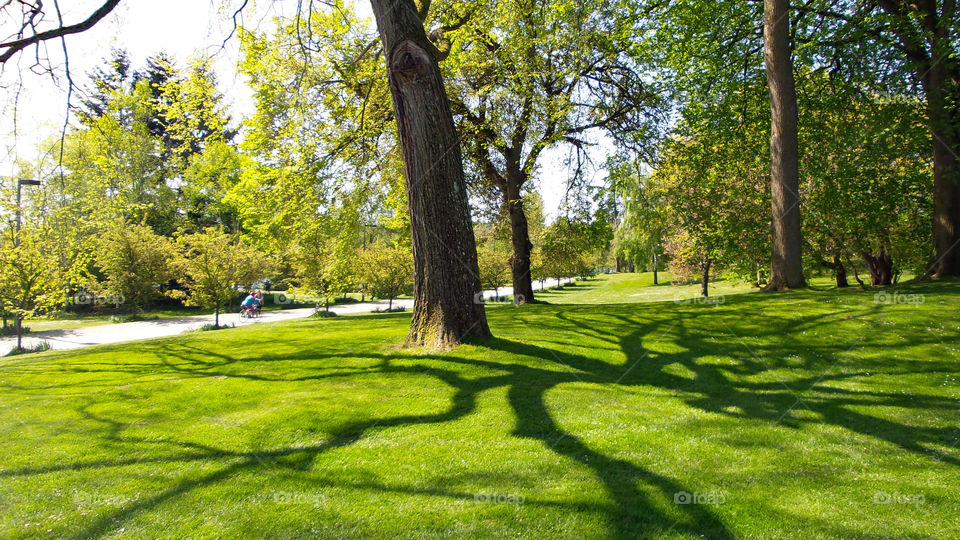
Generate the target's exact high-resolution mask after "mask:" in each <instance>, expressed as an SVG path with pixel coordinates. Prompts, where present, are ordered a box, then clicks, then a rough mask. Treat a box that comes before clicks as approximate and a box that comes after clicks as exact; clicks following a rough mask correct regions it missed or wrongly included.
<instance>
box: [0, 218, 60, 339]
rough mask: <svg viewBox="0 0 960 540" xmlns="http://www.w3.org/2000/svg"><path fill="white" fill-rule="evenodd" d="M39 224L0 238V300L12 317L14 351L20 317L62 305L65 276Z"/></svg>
mask: <svg viewBox="0 0 960 540" xmlns="http://www.w3.org/2000/svg"><path fill="white" fill-rule="evenodd" d="M48 232H49V231H47V230H45V229H44V228H43V227H42V226H33V225H27V226H24V227H23V228H22V229H20V230H16V229H14V228H12V227H11V228H10V229H8V230H7V231H5V233H4V234H3V235H2V237H0V302H2V306H3V311H4V312H5V313H9V314H11V315H13V316H14V318H15V320H16V327H17V350H18V351H22V350H23V319H25V318H27V317H32V316H34V315H36V314H37V313H40V312H43V311H45V310H48V309H52V308H54V307H56V306H59V305H62V304H63V303H64V301H65V300H66V290H67V286H66V285H67V279H66V278H67V276H66V274H65V273H64V272H63V271H62V268H61V266H60V264H59V262H60V261H58V260H57V257H56V252H55V250H53V249H50V246H49V245H48V243H51V242H52V240H53V239H52V238H51V237H50V235H49V234H48Z"/></svg>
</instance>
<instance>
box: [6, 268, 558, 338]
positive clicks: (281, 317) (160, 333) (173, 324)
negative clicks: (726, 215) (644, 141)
mask: <svg viewBox="0 0 960 540" xmlns="http://www.w3.org/2000/svg"><path fill="white" fill-rule="evenodd" d="M553 282H554V283H556V281H553ZM548 286H549V284H548ZM533 288H534V290H540V284H539V283H534V285H533ZM498 292H499V294H500V296H508V295H510V294H512V292H513V289H512V288H511V287H503V288H502V289H500V290H499V291H498ZM493 297H494V292H493V291H484V298H485V299H492V298H493ZM387 304H388V302H387V301H386V300H377V301H375V302H362V303H356V304H341V305H333V306H330V311H333V312H336V313H337V314H338V315H346V314H350V313H370V312H372V311H374V310H376V309H384V310H385V309H387ZM393 306H394V307H400V306H402V307H405V308H407V310H410V309H413V299H410V298H407V299H399V300H394V301H393ZM311 315H313V308H312V307H310V308H298V309H283V310H276V311H264V312H263V315H262V316H261V317H260V318H259V319H254V320H251V321H241V320H240V315H239V314H238V313H236V312H234V313H225V314H221V315H220V324H226V325H230V324H234V325H236V326H245V325H250V324H259V323H264V322H275V321H287V320H291V319H303V318H306V317H309V316H311ZM213 318H214V317H213V315H195V316H191V317H175V318H171V319H158V320H155V321H137V322H128V323H115V324H110V323H107V324H101V325H97V326H85V327H83V328H72V329H70V330H50V331H47V332H36V333H30V334H26V335H24V336H23V346H24V347H32V346H34V345H36V344H37V343H40V342H42V341H46V342H47V343H49V344H50V348H52V349H76V348H78V347H88V346H90V345H103V344H105V343H121V342H124V341H139V340H143V339H150V338H156V337H165V336H175V335H177V334H180V333H183V332H187V331H189V330H196V329H197V328H200V327H201V326H203V325H205V324H213ZM16 344H17V338H16V336H13V337H3V338H0V356H2V355H5V354H7V353H8V352H10V351H11V350H12V349H13V348H14V347H15V346H16Z"/></svg>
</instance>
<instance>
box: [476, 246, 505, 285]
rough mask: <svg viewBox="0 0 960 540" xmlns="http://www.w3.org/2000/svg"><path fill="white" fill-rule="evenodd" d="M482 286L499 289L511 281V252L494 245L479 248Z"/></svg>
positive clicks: (478, 256)
mask: <svg viewBox="0 0 960 540" xmlns="http://www.w3.org/2000/svg"><path fill="white" fill-rule="evenodd" d="M477 263H478V265H479V268H480V286H481V287H483V288H484V289H494V290H495V291H497V290H498V289H500V288H501V287H504V286H506V285H507V284H508V283H509V282H510V254H509V253H508V252H506V251H504V250H502V249H496V248H494V247H493V246H485V247H483V248H481V249H478V250H477Z"/></svg>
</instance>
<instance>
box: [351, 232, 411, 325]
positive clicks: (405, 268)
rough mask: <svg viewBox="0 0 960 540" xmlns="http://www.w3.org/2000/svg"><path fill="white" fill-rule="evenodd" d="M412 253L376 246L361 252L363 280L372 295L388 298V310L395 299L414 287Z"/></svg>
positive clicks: (382, 245)
mask: <svg viewBox="0 0 960 540" xmlns="http://www.w3.org/2000/svg"><path fill="white" fill-rule="evenodd" d="M410 255H411V254H410V252H409V251H408V250H405V249H401V248H399V247H396V246H390V245H385V244H374V245H371V246H368V247H367V248H366V249H364V250H363V251H361V252H360V256H359V258H358V261H359V263H360V267H361V268H362V271H361V279H362V280H363V282H364V283H366V285H367V287H368V288H369V291H370V294H371V295H372V296H375V297H378V298H387V299H389V303H388V305H387V309H388V310H392V309H393V299H394V298H396V297H397V296H399V295H400V294H402V293H403V292H404V291H407V290H409V289H411V288H412V287H413V258H412V257H411V256H410Z"/></svg>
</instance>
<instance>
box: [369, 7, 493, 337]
mask: <svg viewBox="0 0 960 540" xmlns="http://www.w3.org/2000/svg"><path fill="white" fill-rule="evenodd" d="M371 4H372V6H373V13H374V15H375V17H376V20H377V28H378V30H379V32H380V37H381V39H382V41H383V49H384V51H385V55H386V62H387V76H388V78H389V82H390V93H391V95H392V96H393V109H394V115H395V118H396V120H397V133H398V137H399V139H400V146H401V148H402V150H403V162H404V176H405V178H406V185H407V199H408V206H409V210H410V230H411V236H412V243H413V259H414V274H415V275H414V307H413V319H412V320H411V322H410V332H409V334H408V336H407V343H408V344H414V345H425V346H428V347H433V348H446V347H450V346H453V345H456V344H459V343H461V342H462V341H464V340H466V339H468V338H472V337H489V336H490V329H489V328H488V326H487V319H486V314H485V313H484V309H483V304H482V303H480V302H475V301H474V298H475V297H476V295H477V294H478V293H480V292H481V287H480V278H479V275H480V274H479V269H478V266H477V248H476V241H475V239H474V237H473V226H472V224H471V220H470V211H469V207H468V201H467V188H466V184H465V182H464V176H463V161H462V153H461V149H460V140H459V138H458V136H457V132H456V129H455V127H454V123H453V117H452V115H451V114H450V104H449V101H448V99H447V93H446V90H445V89H444V86H443V80H442V78H441V76H440V69H439V66H438V64H437V58H436V49H435V47H434V46H433V45H432V44H431V43H430V41H429V40H428V39H427V36H426V33H425V32H424V29H423V21H422V20H421V19H420V17H419V16H418V14H417V9H416V7H415V6H414V3H413V1H412V0H371Z"/></svg>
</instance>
